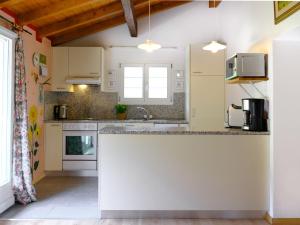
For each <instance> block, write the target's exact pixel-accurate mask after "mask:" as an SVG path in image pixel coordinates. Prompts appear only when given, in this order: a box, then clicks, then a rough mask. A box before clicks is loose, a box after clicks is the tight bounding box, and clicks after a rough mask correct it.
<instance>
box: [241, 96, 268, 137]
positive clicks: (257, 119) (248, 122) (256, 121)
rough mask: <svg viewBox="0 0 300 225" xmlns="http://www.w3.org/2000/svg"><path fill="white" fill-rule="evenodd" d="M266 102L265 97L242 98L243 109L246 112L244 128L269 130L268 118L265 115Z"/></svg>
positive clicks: (248, 129)
mask: <svg viewBox="0 0 300 225" xmlns="http://www.w3.org/2000/svg"><path fill="white" fill-rule="evenodd" d="M264 104H265V100H264V99H258V98H245V99H242V110H243V112H244V125H243V127H242V129H243V130H247V131H267V119H266V118H265V116H264V115H265V112H264Z"/></svg>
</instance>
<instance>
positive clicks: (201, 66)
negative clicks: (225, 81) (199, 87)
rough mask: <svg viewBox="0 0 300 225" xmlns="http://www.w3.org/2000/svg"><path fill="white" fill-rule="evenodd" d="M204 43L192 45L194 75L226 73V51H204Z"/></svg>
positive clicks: (192, 70) (191, 56)
mask: <svg viewBox="0 0 300 225" xmlns="http://www.w3.org/2000/svg"><path fill="white" fill-rule="evenodd" d="M203 46H204V44H202V43H200V44H192V45H191V46H190V66H191V68H190V70H191V74H192V75H194V76H201V75H205V76H207V75H225V51H224V50H223V51H219V52H217V53H212V52H210V51H204V50H203V49H202V48H203Z"/></svg>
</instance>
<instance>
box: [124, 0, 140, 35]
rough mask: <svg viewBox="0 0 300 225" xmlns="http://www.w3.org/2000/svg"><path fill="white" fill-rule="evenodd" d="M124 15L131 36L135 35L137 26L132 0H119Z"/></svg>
mask: <svg viewBox="0 0 300 225" xmlns="http://www.w3.org/2000/svg"><path fill="white" fill-rule="evenodd" d="M121 3H122V6H123V11H124V17H125V20H126V23H127V26H128V29H129V32H130V35H131V37H137V35H138V27H137V22H136V15H135V9H134V5H133V2H132V0H121Z"/></svg>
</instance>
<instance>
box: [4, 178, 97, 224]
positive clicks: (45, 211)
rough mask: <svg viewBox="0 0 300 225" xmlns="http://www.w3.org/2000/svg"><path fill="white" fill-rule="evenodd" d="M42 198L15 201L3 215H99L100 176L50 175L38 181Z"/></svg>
mask: <svg viewBox="0 0 300 225" xmlns="http://www.w3.org/2000/svg"><path fill="white" fill-rule="evenodd" d="M36 190H37V195H38V201H37V202H34V203H31V204H29V205H27V206H22V205H15V206H13V207H11V208H10V209H8V210H7V211H6V212H4V213H3V214H1V215H0V219H95V218H99V215H98V205H97V201H98V200H97V199H98V196H97V195H98V185H97V178H96V177H46V178H44V179H43V180H42V181H40V182H39V183H38V184H37V185H36Z"/></svg>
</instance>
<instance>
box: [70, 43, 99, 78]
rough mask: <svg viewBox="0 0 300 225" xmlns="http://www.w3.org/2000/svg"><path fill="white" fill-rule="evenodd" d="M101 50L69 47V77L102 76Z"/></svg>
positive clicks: (97, 48)
mask: <svg viewBox="0 0 300 225" xmlns="http://www.w3.org/2000/svg"><path fill="white" fill-rule="evenodd" d="M102 54H103V48H101V47H70V48H69V76H102V75H103V74H102V71H103V69H102V67H103V63H102V60H103V55H102Z"/></svg>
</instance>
